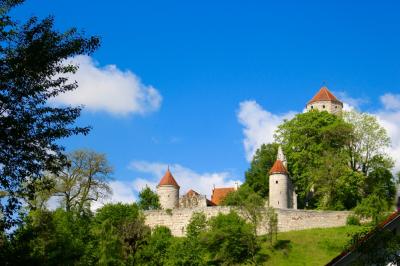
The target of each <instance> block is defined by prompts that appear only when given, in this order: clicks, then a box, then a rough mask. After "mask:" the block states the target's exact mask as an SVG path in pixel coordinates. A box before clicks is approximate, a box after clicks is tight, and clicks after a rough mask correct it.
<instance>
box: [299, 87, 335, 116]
mask: <svg viewBox="0 0 400 266" xmlns="http://www.w3.org/2000/svg"><path fill="white" fill-rule="evenodd" d="M306 109H307V111H311V110H319V111H321V112H322V111H327V112H328V113H331V114H340V113H341V112H342V110H343V103H342V102H341V101H339V100H338V99H337V98H336V97H335V95H333V94H332V93H331V92H330V91H329V90H328V88H327V87H325V86H323V87H321V89H320V90H319V91H318V92H317V94H315V96H314V97H313V98H312V99H311V100H310V101H309V102H308V103H307V106H306Z"/></svg>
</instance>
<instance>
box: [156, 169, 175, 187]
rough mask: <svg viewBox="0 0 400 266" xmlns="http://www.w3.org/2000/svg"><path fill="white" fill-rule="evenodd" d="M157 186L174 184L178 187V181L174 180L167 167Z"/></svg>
mask: <svg viewBox="0 0 400 266" xmlns="http://www.w3.org/2000/svg"><path fill="white" fill-rule="evenodd" d="M158 185H159V186H175V187H177V188H179V185H178V183H177V182H176V181H175V178H174V177H173V176H172V174H171V172H170V171H169V169H168V170H167V172H166V173H165V175H164V177H163V178H161V180H160V183H158Z"/></svg>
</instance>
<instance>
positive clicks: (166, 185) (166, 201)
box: [157, 168, 179, 210]
mask: <svg viewBox="0 0 400 266" xmlns="http://www.w3.org/2000/svg"><path fill="white" fill-rule="evenodd" d="M157 194H158V197H159V199H160V204H161V208H162V209H164V210H166V209H174V208H178V207H179V185H178V183H177V182H176V181H175V179H174V177H173V176H172V174H171V172H170V171H169V168H168V169H167V172H166V173H165V175H164V177H163V178H161V180H160V183H159V184H158V186H157Z"/></svg>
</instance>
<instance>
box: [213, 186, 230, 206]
mask: <svg viewBox="0 0 400 266" xmlns="http://www.w3.org/2000/svg"><path fill="white" fill-rule="evenodd" d="M233 191H235V188H234V187H225V188H214V189H213V191H212V195H211V201H212V202H213V203H214V204H215V205H220V204H221V202H222V200H223V199H224V198H225V197H226V196H227V195H228V194H229V193H231V192H233Z"/></svg>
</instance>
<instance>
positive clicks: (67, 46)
mask: <svg viewBox="0 0 400 266" xmlns="http://www.w3.org/2000/svg"><path fill="white" fill-rule="evenodd" d="M22 2H23V1H21V0H8V1H1V3H0V11H1V12H0V69H1V71H0V165H1V167H0V190H1V191H5V192H7V196H6V197H5V198H4V199H3V200H1V201H0V211H1V212H2V213H3V219H4V220H5V221H6V223H5V224H4V225H5V226H6V227H10V226H12V225H13V224H14V222H15V218H16V215H14V212H15V210H16V209H18V208H19V207H20V206H21V201H20V200H19V195H33V194H34V186H32V185H30V184H31V182H34V181H35V180H38V179H40V178H41V177H42V174H43V172H44V171H51V172H57V170H59V169H60V163H61V165H62V164H63V162H64V156H63V154H62V151H63V147H62V146H61V145H60V144H59V142H58V140H59V139H62V138H66V137H69V136H71V135H76V134H87V133H88V131H89V128H88V127H77V126H74V125H73V124H74V122H75V120H76V119H77V118H78V117H79V115H80V111H81V108H80V107H76V108H75V107H62V108H61V107H52V106H50V105H48V104H47V103H48V101H49V100H51V99H52V98H53V97H55V96H57V95H59V94H62V93H65V92H68V91H72V90H74V89H76V88H77V86H78V84H77V83H76V82H69V81H68V79H67V75H68V74H70V73H74V72H75V71H76V69H77V66H74V65H71V64H66V63H65V59H67V58H70V57H73V56H76V55H80V54H90V53H92V52H93V51H94V50H95V49H96V48H97V47H98V46H99V39H98V38H96V37H91V38H86V37H84V36H83V35H82V34H80V33H78V32H77V30H76V29H74V28H73V29H70V30H68V31H66V32H59V31H57V30H55V29H53V24H54V19H53V18H52V17H48V18H45V19H43V20H39V19H37V18H36V17H32V18H30V19H29V20H28V21H27V22H26V23H25V24H23V25H19V24H18V23H16V22H15V21H14V20H13V19H12V18H11V17H10V15H9V11H10V10H11V9H12V8H13V7H15V6H16V5H17V4H20V3H22Z"/></svg>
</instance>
